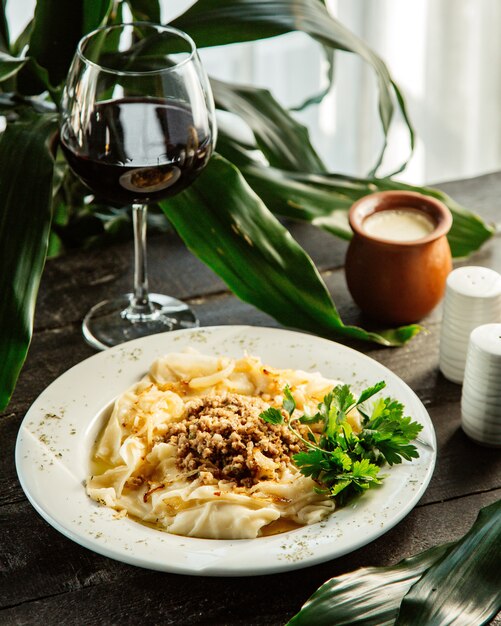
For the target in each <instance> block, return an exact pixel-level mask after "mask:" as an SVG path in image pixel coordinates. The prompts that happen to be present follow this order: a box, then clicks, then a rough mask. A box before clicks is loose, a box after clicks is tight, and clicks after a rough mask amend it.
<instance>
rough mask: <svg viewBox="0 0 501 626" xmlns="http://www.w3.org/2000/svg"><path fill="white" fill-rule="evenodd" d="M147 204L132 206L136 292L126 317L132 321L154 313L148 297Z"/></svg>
mask: <svg viewBox="0 0 501 626" xmlns="http://www.w3.org/2000/svg"><path fill="white" fill-rule="evenodd" d="M147 211H148V206H147V205H146V204H133V205H132V220H133V224H134V292H133V294H132V298H131V301H130V306H129V307H128V309H127V311H126V313H125V314H126V316H127V318H128V319H131V320H134V319H136V320H138V321H141V319H144V318H145V317H148V316H150V315H151V314H152V313H153V312H154V307H153V305H152V303H151V302H150V299H149V295H148V273H147V261H146V222H147V220H146V217H147Z"/></svg>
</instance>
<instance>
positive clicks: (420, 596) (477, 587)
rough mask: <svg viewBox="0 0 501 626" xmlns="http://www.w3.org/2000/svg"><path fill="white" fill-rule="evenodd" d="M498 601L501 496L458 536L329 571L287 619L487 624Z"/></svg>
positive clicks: (500, 605)
mask: <svg viewBox="0 0 501 626" xmlns="http://www.w3.org/2000/svg"><path fill="white" fill-rule="evenodd" d="M500 609H501V500H500V501H498V502H495V503H494V504H491V505H490V506H487V507H485V508H483V509H482V510H481V511H480V513H479V515H478V518H477V520H476V522H475V523H474V524H473V526H472V528H471V529H470V530H469V532H468V533H467V534H466V535H465V536H464V537H463V538H462V539H460V540H459V541H457V542H455V543H452V544H444V545H441V546H436V547H434V548H431V549H429V550H426V551H425V552H421V553H420V554H417V555H415V556H412V557H410V558H408V559H405V560H403V561H401V562H400V563H397V564H396V565H392V566H390V567H366V568H362V569H359V570H356V571H354V572H349V573H347V574H343V575H342V576H338V577H336V578H331V579H330V580H328V581H327V582H326V583H324V584H323V585H322V586H321V587H320V588H319V589H318V590H317V591H316V592H315V593H314V594H313V595H312V596H311V597H310V598H309V600H308V601H307V602H306V603H305V604H304V605H303V607H302V608H301V610H300V611H299V613H297V614H296V615H295V616H294V617H293V618H292V619H291V620H290V621H289V623H288V626H310V625H313V624H314V625H315V626H351V625H352V624H356V625H357V626H452V625H454V626H481V625H482V624H486V623H487V622H488V621H489V620H490V619H491V618H492V617H494V616H495V615H496V613H497V612H498V611H499V610H500Z"/></svg>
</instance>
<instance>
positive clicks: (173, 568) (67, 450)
mask: <svg viewBox="0 0 501 626" xmlns="http://www.w3.org/2000/svg"><path fill="white" fill-rule="evenodd" d="M188 346H192V347H194V348H196V349H198V350H199V351H200V352H203V353H205V354H218V355H228V356H231V357H241V356H243V353H244V351H248V352H249V353H250V354H253V355H257V356H260V357H261V359H262V361H263V363H265V364H269V365H272V366H274V367H280V368H284V367H288V368H294V369H304V370H307V371H320V372H321V373H322V374H323V375H324V376H326V377H329V378H335V379H341V380H344V381H346V382H348V383H350V384H352V385H353V386H354V388H355V390H357V391H360V390H361V389H362V388H363V387H364V386H367V385H368V384H373V383H375V382H377V381H379V380H385V381H386V383H387V388H386V390H385V392H384V393H385V394H387V395H391V396H394V397H396V398H397V399H398V400H400V401H401V402H403V403H404V404H405V407H406V413H407V414H409V415H411V416H412V418H413V419H414V420H417V421H418V422H420V423H421V424H422V425H423V431H422V432H421V434H420V442H418V444H417V445H418V448H419V454H420V457H419V459H417V460H415V461H414V462H412V463H406V462H404V463H402V464H401V465H397V466H394V467H393V468H391V469H388V472H385V473H387V478H386V479H385V481H384V484H383V485H382V486H381V487H379V488H377V489H374V490H371V491H370V492H368V493H367V494H364V496H363V497H362V498H360V499H358V500H357V501H354V502H353V503H352V504H350V505H348V506H346V507H345V508H343V509H340V510H338V511H336V512H334V514H332V515H331V516H330V517H329V518H328V520H327V521H325V522H322V523H318V524H313V525H311V526H307V527H303V528H300V529H297V530H293V531H290V532H287V533H283V534H280V535H275V536H271V537H261V538H257V539H250V540H209V539H194V538H187V537H179V536H176V535H170V534H168V533H165V532H161V531H158V530H155V529H153V528H149V527H147V526H144V525H141V524H139V523H137V522H134V521H133V520H130V519H127V518H122V519H116V515H115V511H113V510H111V509H109V508H106V507H102V506H99V505H98V504H97V503H96V502H94V501H93V500H91V499H90V498H88V497H87V495H86V493H85V489H84V486H83V481H84V480H85V478H86V477H87V476H88V475H89V457H90V452H91V448H92V446H93V443H94V441H95V438H96V435H97V433H98V432H99V430H100V428H101V426H102V422H103V419H104V415H105V409H106V407H109V405H110V403H111V402H112V401H113V399H114V398H116V397H117V396H118V395H119V394H121V393H122V392H123V391H124V390H125V389H127V388H128V387H129V386H130V385H132V384H133V383H134V382H136V381H137V380H138V379H139V378H140V377H141V376H143V375H144V374H145V373H146V371H147V370H148V368H149V365H150V363H151V362H152V361H153V360H154V359H156V358H157V357H159V356H161V355H163V354H166V353H168V352H172V351H179V350H182V349H183V348H186V347H188ZM435 458H436V442H435V433H434V430H433V426H432V423H431V421H430V418H429V416H428V413H427V412H426V410H425V408H424V406H423V405H422V404H421V402H420V401H419V399H418V398H417V396H416V395H415V394H414V392H413V391H412V390H411V389H410V388H409V387H408V386H407V385H406V384H405V383H404V382H403V381H402V380H401V379H400V378H398V377H397V376H396V375H395V374H393V373H392V372H391V371H390V370H388V369H387V368H385V367H383V366H382V365H380V364H379V363H377V362H376V361H374V360H372V359H370V358H369V357H367V356H365V355H363V354H361V353H360V352H356V351H355V350H351V349H350V348H347V347H345V346H342V345H339V344H336V343H333V342H331V341H328V340H326V339H321V338H318V337H314V336H310V335H305V334H301V333H296V332H291V331H286V330H277V329H272V328H257V327H248V326H216V327H210V328H201V329H193V330H181V331H177V332H172V333H165V334H160V335H153V336H151V337H146V338H144V339H137V340H135V341H131V342H128V343H126V344H122V345H121V346H117V347H115V348H111V349H109V350H106V351H104V352H100V353H98V354H95V355H94V356H92V357H90V358H89V359H87V360H85V361H83V362H82V363H79V364H78V365H76V366H75V367H73V368H71V369H70V370H68V371H67V372H66V373H65V374H63V375H62V376H60V377H59V378H58V379H57V380H56V381H54V382H53V383H52V384H51V385H50V386H49V387H48V388H47V389H46V390H45V391H44V392H43V393H42V394H41V395H40V397H39V398H38V399H37V400H36V402H35V403H34V404H33V405H32V407H31V408H30V410H29V411H28V413H27V415H26V417H25V419H24V421H23V423H22V425H21V429H20V432H19V435H18V439H17V446H16V466H17V472H18V475H19V479H20V481H21V485H22V487H23V489H24V491H25V493H26V495H27V496H28V498H29V500H30V502H31V503H32V504H33V506H34V507H35V509H36V510H37V511H38V512H39V513H40V515H42V517H44V518H45V519H46V520H47V521H48V522H49V524H51V525H52V526H53V527H54V528H56V529H57V530H58V531H60V532H61V533H63V534H64V535H66V536H67V537H69V538H70V539H72V540H73V541H76V542H77V543H79V544H81V545H82V546H85V547H86V548H89V549H90V550H94V551H95V552H98V553H100V554H104V555H105V556H108V557H111V558H113V559H117V560H119V561H124V562H126V563H131V564H133V565H138V566H141V567H146V568H150V569H156V570H163V571H167V572H174V573H179V574H196V575H200V576H202V575H203V576H244V575H245V576H248V575H258V574H270V573H274V572H281V571H285V570H290V569H296V568H300V567H306V566H309V565H314V564H316V563H320V562H322V561H327V560H329V559H333V558H335V557H339V556H341V555H343V554H346V553H347V552H351V551H352V550H355V549H357V548H360V547H361V546H363V545H365V544H367V543H369V542H370V541H373V540H374V539H376V538H377V537H379V536H380V535H382V534H383V533H385V532H387V531H388V530H389V529H390V528H392V527H393V526H395V524H397V523H398V522H399V521H400V520H401V519H402V518H403V517H404V516H405V515H406V514H407V513H409V511H410V510H411V509H412V508H413V507H414V506H415V504H416V503H417V502H418V500H419V498H420V497H421V495H422V494H423V492H424V490H425V489H426V486H427V485H428V482H429V481H430V478H431V475H432V472H433V468H434V464H435Z"/></svg>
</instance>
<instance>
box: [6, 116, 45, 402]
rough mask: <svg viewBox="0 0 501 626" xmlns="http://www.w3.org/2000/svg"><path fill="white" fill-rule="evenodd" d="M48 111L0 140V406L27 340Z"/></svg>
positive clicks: (40, 229) (38, 250)
mask: <svg viewBox="0 0 501 626" xmlns="http://www.w3.org/2000/svg"><path fill="white" fill-rule="evenodd" d="M56 128H57V120H56V119H55V116H54V115H36V114H34V113H31V114H28V113H26V114H25V116H24V117H23V118H21V119H20V120H19V121H17V122H13V123H10V124H9V125H8V126H7V129H6V130H5V132H4V133H3V134H2V136H1V139H0V163H2V168H1V170H0V197H1V198H2V209H1V212H0V266H1V267H2V271H1V273H0V293H1V294H2V297H1V298H0V327H1V328H2V329H3V331H2V333H1V334H0V354H1V355H2V367H0V410H2V409H4V408H5V407H6V406H7V403H8V401H9V398H10V396H11V394H12V391H13V389H14V386H15V383H16V380H17V377H18V375H19V372H20V370H21V367H22V365H23V362H24V360H25V358H26V353H27V351H28V346H29V343H30V340H31V333H32V326H33V315H34V308H35V300H36V295H37V291H38V285H39V281H40V276H41V273H42V270H43V266H44V262H45V255H46V252H47V243H48V238H49V230H50V221H51V200H52V176H53V167H54V162H53V158H52V155H51V152H50V149H49V146H48V141H49V138H50V137H51V135H53V134H54V133H55V131H56Z"/></svg>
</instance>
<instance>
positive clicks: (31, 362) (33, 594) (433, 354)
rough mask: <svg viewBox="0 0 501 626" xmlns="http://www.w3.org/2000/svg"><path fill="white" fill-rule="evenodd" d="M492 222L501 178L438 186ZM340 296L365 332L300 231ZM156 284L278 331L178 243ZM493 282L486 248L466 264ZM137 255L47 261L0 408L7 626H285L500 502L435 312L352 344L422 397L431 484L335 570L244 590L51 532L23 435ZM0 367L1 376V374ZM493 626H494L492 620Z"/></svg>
mask: <svg viewBox="0 0 501 626" xmlns="http://www.w3.org/2000/svg"><path fill="white" fill-rule="evenodd" d="M441 187H442V188H443V189H444V190H445V191H447V192H448V193H450V194H451V195H452V196H453V197H455V198H456V199H457V200H458V201H459V202H462V203H463V204H465V205H466V206H468V207H470V208H474V209H475V210H477V211H478V212H479V213H480V214H481V215H482V216H483V217H485V218H487V219H488V220H493V221H494V220H499V216H500V215H501V200H500V199H499V191H500V190H501V174H492V175H488V176H483V177H480V178H476V179H472V180H467V181H461V182H454V183H448V184H444V185H442V186H441ZM293 230H294V233H295V235H296V237H297V238H298V239H299V241H300V242H301V243H302V244H303V245H304V246H305V247H306V248H307V249H308V250H309V251H310V253H311V254H312V256H313V257H314V259H315V261H316V263H317V264H318V266H319V267H320V268H321V270H322V272H323V275H324V277H325V279H326V281H327V284H328V285H329V287H330V288H331V289H332V291H333V293H334V294H335V299H336V303H337V304H338V307H339V309H340V312H341V315H342V317H343V318H344V319H345V320H346V321H348V322H351V323H356V322H359V321H360V320H359V316H358V312H357V310H356V308H355V306H354V305H353V303H352V302H351V299H350V297H349V295H348V293H347V290H346V287H345V283H344V275H343V270H342V263H343V258H344V253H345V250H346V244H345V243H343V242H341V241H338V240H336V239H333V238H332V237H330V236H328V235H326V234H324V233H321V232H319V231H318V230H315V229H313V228H310V227H306V226H299V227H295V228H294V229H293ZM149 259H150V284H151V287H152V290H153V291H156V290H158V291H160V292H162V291H164V292H165V293H169V294H171V295H174V296H177V297H180V298H182V299H185V300H189V301H190V302H191V304H193V305H194V307H195V308H196V311H197V313H198V315H199V317H200V320H201V324H202V325H204V326H206V325H213V324H242V323H243V324H254V325H266V326H277V324H276V323H275V322H274V320H272V319H271V318H270V317H268V316H266V315H265V314H263V313H261V312H259V311H257V310H254V309H253V308H252V307H250V306H248V305H246V304H244V303H242V302H240V301H238V300H237V299H236V298H235V297H233V296H232V295H230V294H229V293H228V292H227V290H226V288H225V286H224V285H223V283H221V281H219V279H218V278H216V277H215V276H214V275H213V274H212V272H211V271H210V270H208V269H207V268H206V267H205V266H203V265H202V264H201V263H199V262H198V261H197V260H196V259H194V258H193V257H192V256H191V254H190V253H189V252H187V251H186V250H185V248H184V246H183V245H182V244H181V243H180V242H179V241H178V240H177V238H176V236H174V235H171V236H168V235H167V236H163V235H162V236H153V237H151V241H150V247H149ZM469 263H470V264H476V265H487V266H490V267H493V268H495V269H497V270H498V271H501V242H500V240H499V238H498V239H494V240H492V241H491V242H489V243H488V244H487V245H486V246H485V248H484V249H483V250H482V251H481V252H480V253H477V254H476V255H475V256H474V257H472V258H471V259H469ZM131 280H132V277H131V244H126V245H125V244H124V245H123V246H115V247H113V248H111V249H108V250H96V251H91V252H77V253H74V254H70V255H67V256H65V257H63V258H59V259H56V260H52V261H49V262H48V263H47V267H46V271H45V274H44V277H43V281H42V285H41V288H40V295H39V299H38V306H37V315H36V324H35V333H34V338H33V343H32V346H31V349H30V353H29V356H28V359H27V362H26V365H25V367H24V370H23V372H22V375H21V378H20V380H19V383H18V386H17V389H16V392H15V395H14V397H13V399H12V402H11V404H10V406H9V407H8V409H7V410H6V411H5V412H4V414H3V415H2V416H0V441H1V445H2V454H1V455H0V468H1V474H0V475H1V477H2V483H1V484H2V485H3V488H2V490H1V491H0V528H1V541H0V568H1V584H0V601H1V613H0V623H1V624H48V625H52V624H65V625H66V624H69V625H75V624H82V625H86V626H90V625H91V624H135V623H141V624H160V623H161V624H182V625H184V626H185V625H189V624H203V625H205V624H242V625H244V624H245V625H246V626H252V625H253V624H265V625H267V626H272V625H275V624H276V625H279V624H284V623H285V622H286V621H287V619H288V618H290V617H291V616H292V615H293V614H294V613H295V612H296V611H297V610H298V609H299V607H300V606H301V604H302V603H303V602H304V601H305V600H306V599H307V598H308V597H309V595H310V594H311V593H312V592H313V591H314V590H315V589H316V588H317V587H318V586H319V585H320V584H321V583H323V582H324V581H325V580H327V579H328V578H330V577H332V576H334V575H337V574H339V573H342V572H347V571H350V570H353V569H355V568H358V567H360V566H366V565H388V564H392V563H395V562H396V561H398V560H400V559H402V558H404V557H406V556H409V555H411V554H413V553H415V552H418V551H421V550H424V549H426V548H428V547H430V546H434V545H436V544H438V543H442V542H446V541H450V540H453V539H456V538H458V537H460V536H461V535H463V534H464V533H465V532H466V531H467V530H468V528H469V527H470V525H471V524H472V522H473V521H474V519H475V518H476V516H477V513H478V511H479V509H480V508H481V507H483V506H485V505H487V504H489V503H491V502H494V501H495V500H498V499H499V498H501V454H500V451H499V450H494V449H489V448H483V447H480V446H478V445H476V444H474V443H473V442H471V441H470V440H469V439H468V438H467V437H466V436H465V435H464V434H463V432H462V431H461V429H460V426H459V423H460V407H459V402H460V395H461V388H460V387H459V386H458V385H455V384H453V383H450V382H448V381H447V380H445V379H444V378H443V376H442V375H441V374H440V373H439V371H438V367H437V364H438V345H439V329H440V319H441V312H440V309H437V310H436V311H434V312H433V313H432V315H431V316H430V317H429V318H428V319H426V320H425V326H426V328H427V329H428V332H427V333H421V334H420V335H419V336H418V337H417V338H415V339H414V340H413V341H411V342H410V344H408V345H407V346H405V347H403V348H399V349H385V348H380V347H378V346H372V345H369V344H367V345H365V344H364V345H357V348H358V349H362V350H363V351H364V352H366V353H367V354H369V355H370V356H371V357H372V358H374V359H376V360H378V361H380V362H381V363H384V364H385V365H386V366H388V367H390V368H391V369H392V370H393V371H394V372H395V373H396V374H398V375H399V376H400V377H401V378H402V379H403V380H405V381H406V382H407V383H408V384H409V385H410V386H411V387H412V388H413V389H414V391H416V393H417V394H418V395H419V397H420V398H421V400H422V402H423V403H424V405H425V406H426V407H427V409H428V411H429V413H430V415H431V418H432V420H433V423H434V426H435V429H436V433H437V438H438V445H439V451H438V462H437V467H436V470H435V474H434V476H433V479H432V481H431V484H430V485H429V487H428V489H427V491H426V493H425V494H424V496H423V498H422V499H421V501H420V503H419V505H418V506H417V507H416V508H415V509H414V510H413V511H412V512H411V513H410V514H409V515H408V516H407V517H406V518H405V519H404V520H403V521H402V522H401V523H400V524H398V525H397V526H396V527H395V528H394V529H393V530H391V531H390V532H388V533H387V534H386V535H384V536H382V537H381V538H379V539H378V540H376V541H374V542H373V543H371V544H370V545H368V546H366V547H364V548H362V549H360V550H357V551H356V552H353V553H351V554H349V555H347V556H344V557H342V558H340V559H337V560H334V561H330V562H327V563H324V564H322V565H318V566H315V567H311V568H308V569H305V570H296V571H292V572H289V573H285V574H279V575H271V576H259V577H252V578H250V577H249V578H200V577H188V576H179V575H172V574H163V573H158V572H152V571H148V570H143V569H140V568H136V567H132V566H129V565H125V564H123V563H120V562H116V561H112V560H110V559H107V558H105V557H103V556H100V555H98V554H94V553H93V552H90V551H89V550H87V549H85V548H82V547H80V546H79V545H77V544H76V543H73V542H72V541H70V540H68V539H66V538H65V537H63V535H61V534H59V533H58V532H56V531H55V530H54V529H53V528H52V527H51V526H49V525H48V524H47V523H46V522H45V521H43V520H42V518H41V517H40V516H39V515H38V514H37V513H36V512H35V510H34V509H33V508H32V507H31V505H30V504H29V503H28V501H27V499H26V497H25V495H24V493H23V491H22V490H21V487H20V485H19V482H18V480H17V476H16V470H15V467H14V446H15V439H16V435H17V431H18V428H19V425H20V423H21V421H22V419H23V417H24V415H25V413H26V411H27V409H28V408H29V406H30V404H31V403H32V402H33V401H34V400H35V398H36V397H37V396H38V395H39V394H40V393H41V392H42V391H43V390H44V389H45V387H46V386H47V385H48V384H49V383H51V382H52V381H53V380H54V379H55V378H56V377H58V376H59V375H60V374H62V373H63V372H64V371H65V370H67V369H68V368H69V367H71V366H72V365H74V364H76V363H78V362H79V361H81V360H82V359H84V358H86V357H88V356H90V355H91V354H93V351H92V349H91V348H90V347H88V346H87V345H86V344H85V343H84V340H83V339H82V335H81V331H80V324H81V319H82V317H83V315H84V314H85V312H86V311H87V310H88V309H89V308H90V306H91V305H93V304H95V303H96V302H98V301H99V300H101V299H102V298H104V297H106V296H108V295H111V294H119V293H122V292H124V291H126V290H128V289H129V287H130V285H131ZM0 367H1V364H0ZM494 623H496V624H501V617H500V615H498V617H497V618H496V620H494Z"/></svg>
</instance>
